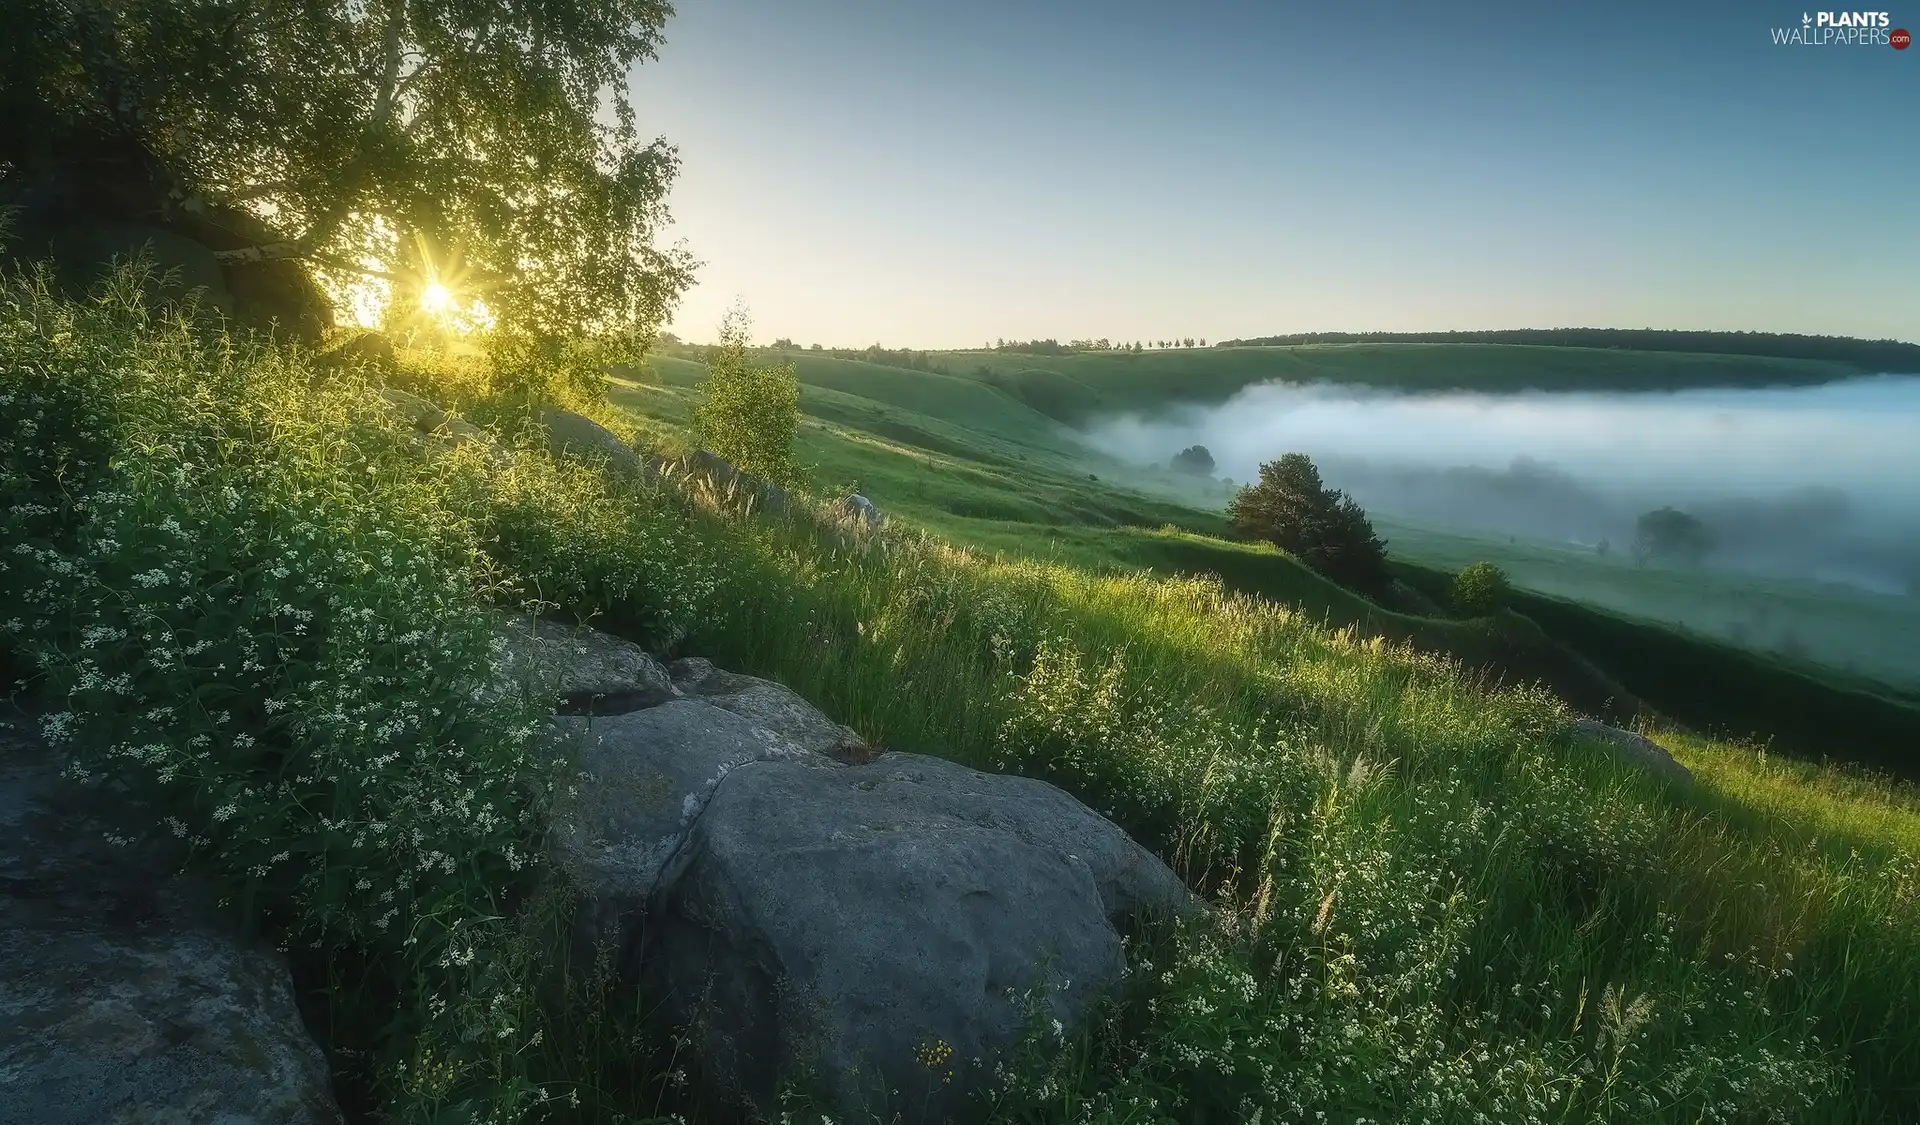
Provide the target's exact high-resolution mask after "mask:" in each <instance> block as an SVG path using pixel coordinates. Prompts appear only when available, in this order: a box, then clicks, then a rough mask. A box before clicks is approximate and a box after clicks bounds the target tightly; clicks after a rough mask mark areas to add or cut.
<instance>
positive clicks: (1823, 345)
mask: <svg viewBox="0 0 1920 1125" xmlns="http://www.w3.org/2000/svg"><path fill="white" fill-rule="evenodd" d="M1288 344H1541V345H1546V346H1549V347H1561V348H1623V349H1630V350H1634V351H1646V352H1703V353H1706V354H1710V355H1711V354H1718V355H1751V356H1765V357H1768V358H1773V359H1816V360H1827V361H1831V362H1835V363H1847V364H1852V365H1853V366H1855V367H1858V368H1861V369H1864V370H1869V371H1876V372H1879V371H1884V372H1897V373H1901V374H1908V373H1920V344H1909V343H1904V342H1902V341H1900V340H1860V339H1856V338H1854V337H1851V336H1801V335H1796V334H1792V333H1784V332H1674V331H1666V330H1662V329H1656V328H1510V329H1504V330H1500V331H1494V332H1296V333H1294V334H1292V335H1288V336H1260V337H1257V338H1254V339H1248V340H1222V341H1220V342H1219V343H1218V344H1215V345H1214V346H1215V347H1221V348H1235V347H1275V346H1282V345H1288Z"/></svg>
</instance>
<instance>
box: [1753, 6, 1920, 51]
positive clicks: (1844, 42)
mask: <svg viewBox="0 0 1920 1125" xmlns="http://www.w3.org/2000/svg"><path fill="white" fill-rule="evenodd" d="M1773 41H1774V43H1775V44H1776V45H1777V46H1781V47H1892V48H1893V49H1894V50H1896V51H1904V50H1906V49H1907V46H1908V44H1910V43H1912V42H1913V37H1912V36H1911V35H1909V34H1908V33H1907V30H1906V29H1905V28H1903V27H1894V26H1893V17H1892V15H1891V14H1890V13H1887V12H1802V13H1800V24H1799V26H1797V27H1795V26H1787V27H1776V28H1774V29H1773Z"/></svg>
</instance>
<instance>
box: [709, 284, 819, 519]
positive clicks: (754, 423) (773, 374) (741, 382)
mask: <svg viewBox="0 0 1920 1125" xmlns="http://www.w3.org/2000/svg"><path fill="white" fill-rule="evenodd" d="M750 339H751V337H750V335H749V331H748V320H747V314H746V310H745V309H743V308H740V307H738V306H736V307H735V308H733V309H732V310H730V311H729V312H728V313H727V315H726V318H725V319H724V320H722V321H721V322H720V344H719V346H718V347H716V348H715V349H714V350H713V353H712V354H711V355H710V356H709V357H708V358H707V377H706V380H705V381H704V382H702V383H701V384H700V390H701V400H700V403H699V405H698V406H696V407H694V414H693V418H694V427H695V431H696V433H697V434H698V437H699V440H700V444H701V445H703V446H705V447H706V448H708V449H711V450H713V451H714V452H715V453H718V454H719V455H720V456H722V457H724V458H726V459H727V460H728V461H729V462H731V463H732V464H733V466H734V467H735V468H737V469H741V470H743V471H745V472H749V473H752V474H754V475H755V476H758V477H761V478H763V479H765V480H769V481H772V482H774V483H775V484H781V485H790V484H793V483H794V481H795V480H796V479H798V477H799V469H798V466H797V465H796V464H795V463H794V459H793V436H794V434H795V432H796V431H798V430H799V428H800V378H799V376H798V375H797V374H796V373H795V372H794V369H793V365H792V364H791V363H783V364H780V365H778V366H776V367H755V366H753V364H752V363H751V362H750V361H749V358H748V356H747V346H748V343H749V342H750Z"/></svg>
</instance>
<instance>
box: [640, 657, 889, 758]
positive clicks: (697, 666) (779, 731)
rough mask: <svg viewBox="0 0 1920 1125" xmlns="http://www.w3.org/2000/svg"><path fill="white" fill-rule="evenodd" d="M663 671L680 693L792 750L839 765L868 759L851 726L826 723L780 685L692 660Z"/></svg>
mask: <svg viewBox="0 0 1920 1125" xmlns="http://www.w3.org/2000/svg"><path fill="white" fill-rule="evenodd" d="M667 672H668V674H669V675H671V676H672V677H673V686H674V687H675V688H677V689H679V690H680V691H681V692H682V693H684V694H686V695H688V696H691V697H693V698H695V699H698V700H700V701H701V702H703V703H711V704H712V705H714V706H715V707H719V708H722V709H724V710H727V711H731V712H733V713H734V714H736V715H739V716H740V717H741V718H744V719H746V720H748V721H749V722H751V723H753V724H754V725H756V726H757V727H760V728H761V729H763V730H765V731H767V732H769V734H770V735H771V736H772V737H774V738H777V739H781V740H784V741H786V742H788V743H790V744H792V747H793V748H794V749H799V750H807V751H811V752H812V753H815V754H824V755H825V756H827V757H829V758H832V759H834V760H836V761H841V762H860V761H866V760H867V759H869V758H871V757H873V751H872V750H871V748H869V747H868V746H867V743H866V740H864V739H862V738H861V737H860V736H859V734H857V733H856V732H855V731H854V730H853V728H852V727H847V726H842V725H841V724H839V723H836V722H834V721H833V720H832V719H829V718H827V717H826V716H825V715H823V714H821V713H820V711H819V710H818V709H817V708H815V707H814V706H813V705H812V704H811V703H808V702H807V701H806V700H804V699H802V698H800V696H799V695H798V694H796V693H795V692H794V691H793V689H792V688H789V687H787V686H786V685H785V684H777V683H774V682H773V681H771V680H762V679H757V678H755V677H753V676H742V675H740V674H738V673H735V672H723V671H721V670H719V669H717V668H715V667H714V666H713V664H712V662H711V661H707V660H702V659H699V658H698V657H694V658H689V659H685V660H676V661H674V662H673V663H672V664H669V665H668V666H667Z"/></svg>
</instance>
